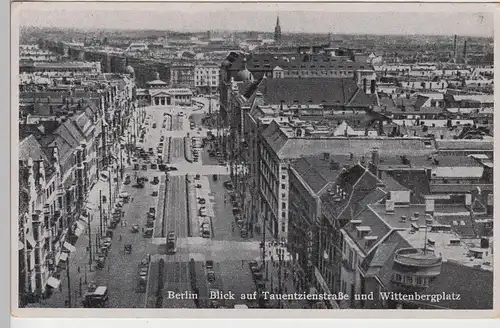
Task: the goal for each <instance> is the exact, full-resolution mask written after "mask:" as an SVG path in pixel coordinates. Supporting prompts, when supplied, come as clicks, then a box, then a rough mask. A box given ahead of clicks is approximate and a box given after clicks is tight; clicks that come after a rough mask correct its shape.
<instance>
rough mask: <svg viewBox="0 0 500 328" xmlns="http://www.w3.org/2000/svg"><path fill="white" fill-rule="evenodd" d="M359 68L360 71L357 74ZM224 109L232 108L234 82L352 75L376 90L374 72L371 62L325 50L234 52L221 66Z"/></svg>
mask: <svg viewBox="0 0 500 328" xmlns="http://www.w3.org/2000/svg"><path fill="white" fill-rule="evenodd" d="M357 71H359V72H358V73H356V72H357ZM220 75H221V77H220V97H221V98H220V102H221V110H222V111H226V112H227V111H228V110H227V109H226V108H229V107H230V102H231V97H230V94H231V90H232V89H233V87H232V81H235V82H239V81H248V80H251V79H253V80H260V79H261V78H262V77H264V76H265V77H267V78H269V79H274V78H301V79H306V78H333V77H336V78H349V79H353V80H356V78H357V81H358V84H360V85H361V86H363V85H364V88H365V89H366V90H367V91H366V93H372V92H371V90H372V82H371V81H372V80H374V78H373V77H374V73H373V70H372V68H371V66H370V65H369V64H367V63H359V62H354V61H351V60H348V59H346V58H344V57H332V56H331V55H327V54H325V53H294V54H273V53H254V54H243V53H237V52H231V53H230V54H229V55H228V56H227V57H226V59H225V60H224V61H223V62H222V65H221V69H220Z"/></svg>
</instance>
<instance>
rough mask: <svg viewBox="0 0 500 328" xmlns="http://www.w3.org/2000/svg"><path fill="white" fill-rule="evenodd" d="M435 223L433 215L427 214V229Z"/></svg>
mask: <svg viewBox="0 0 500 328" xmlns="http://www.w3.org/2000/svg"><path fill="white" fill-rule="evenodd" d="M433 222H434V219H433V218H432V215H430V214H427V215H426V216H425V225H426V226H427V227H429V226H431V225H432V223H433Z"/></svg>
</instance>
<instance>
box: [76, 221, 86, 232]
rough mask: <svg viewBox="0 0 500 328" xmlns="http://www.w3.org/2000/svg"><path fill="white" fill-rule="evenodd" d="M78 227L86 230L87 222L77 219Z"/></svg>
mask: <svg viewBox="0 0 500 328" xmlns="http://www.w3.org/2000/svg"><path fill="white" fill-rule="evenodd" d="M76 227H77V229H81V230H85V222H84V221H76Z"/></svg>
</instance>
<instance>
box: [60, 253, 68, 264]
mask: <svg viewBox="0 0 500 328" xmlns="http://www.w3.org/2000/svg"><path fill="white" fill-rule="evenodd" d="M67 260H68V253H64V252H63V253H61V257H60V258H59V261H63V262H66V261H67Z"/></svg>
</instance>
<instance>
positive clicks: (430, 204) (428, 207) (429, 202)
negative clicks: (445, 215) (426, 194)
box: [425, 199, 434, 214]
mask: <svg viewBox="0 0 500 328" xmlns="http://www.w3.org/2000/svg"><path fill="white" fill-rule="evenodd" d="M425 213H426V214H434V199H426V200H425Z"/></svg>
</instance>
